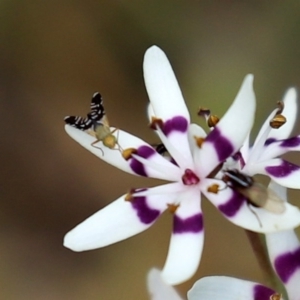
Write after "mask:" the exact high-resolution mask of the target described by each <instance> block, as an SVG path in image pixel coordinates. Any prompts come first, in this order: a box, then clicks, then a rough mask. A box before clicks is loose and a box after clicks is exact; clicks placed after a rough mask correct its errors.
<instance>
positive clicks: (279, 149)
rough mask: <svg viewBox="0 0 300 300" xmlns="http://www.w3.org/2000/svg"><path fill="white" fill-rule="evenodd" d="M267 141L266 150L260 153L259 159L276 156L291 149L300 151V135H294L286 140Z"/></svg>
mask: <svg viewBox="0 0 300 300" xmlns="http://www.w3.org/2000/svg"><path fill="white" fill-rule="evenodd" d="M270 141H271V140H268V141H267V144H266V145H265V147H264V151H263V152H261V153H260V156H259V161H263V160H267V159H271V158H275V157H278V156H281V155H283V154H285V153H287V152H290V151H300V136H299V135H298V136H294V137H291V138H289V139H285V140H279V141H276V140H272V142H270Z"/></svg>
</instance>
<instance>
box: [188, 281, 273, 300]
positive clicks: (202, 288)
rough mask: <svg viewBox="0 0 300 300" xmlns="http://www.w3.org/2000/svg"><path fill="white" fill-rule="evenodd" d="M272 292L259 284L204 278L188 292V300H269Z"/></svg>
mask: <svg viewBox="0 0 300 300" xmlns="http://www.w3.org/2000/svg"><path fill="white" fill-rule="evenodd" d="M274 293H275V291H274V290H272V289H270V288H268V287H265V286H263V285H261V284H258V283H255V282H251V281H246V280H241V279H237V278H232V277H226V276H211V277H204V278H202V279H200V280H198V281H197V282H196V283H195V284H194V286H193V287H192V289H191V290H190V291H189V292H188V300H200V299H203V300H216V299H222V300H233V299H243V300H258V299H260V300H269V299H270V296H272V295H273V294H274Z"/></svg>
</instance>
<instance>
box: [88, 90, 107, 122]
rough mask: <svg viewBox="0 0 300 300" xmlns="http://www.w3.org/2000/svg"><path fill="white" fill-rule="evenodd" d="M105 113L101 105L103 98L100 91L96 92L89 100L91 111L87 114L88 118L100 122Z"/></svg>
mask: <svg viewBox="0 0 300 300" xmlns="http://www.w3.org/2000/svg"><path fill="white" fill-rule="evenodd" d="M104 115H105V109H104V106H103V99H102V97H101V95H100V93H98V92H96V93H95V94H94V95H93V97H92V101H91V112H90V113H89V114H88V118H90V119H91V120H92V121H93V122H99V123H100V122H101V120H102V119H103V117H104Z"/></svg>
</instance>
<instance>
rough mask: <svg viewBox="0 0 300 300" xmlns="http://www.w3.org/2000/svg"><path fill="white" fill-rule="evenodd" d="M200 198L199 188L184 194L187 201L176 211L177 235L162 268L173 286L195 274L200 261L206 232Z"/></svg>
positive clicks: (174, 227)
mask: <svg viewBox="0 0 300 300" xmlns="http://www.w3.org/2000/svg"><path fill="white" fill-rule="evenodd" d="M199 197H200V195H199V191H198V190H196V189H193V190H191V189H189V190H188V191H187V192H186V193H182V194H181V197H180V198H181V199H183V198H184V199H185V200H184V201H181V204H180V206H179V207H178V209H177V210H176V213H175V214H174V224H173V234H172V236H171V241H170V246H169V252H168V256H167V260H166V263H165V266H164V268H163V271H162V277H163V278H164V280H165V281H166V282H168V283H169V284H171V285H175V284H180V283H182V282H184V281H186V280H188V279H189V278H190V277H192V276H193V275H194V274H195V272H196V270H197V268H198V265H199V262H200V258H201V254H202V249H203V239H204V231H203V219H202V213H201V210H200V201H199ZM197 198H198V199H197Z"/></svg>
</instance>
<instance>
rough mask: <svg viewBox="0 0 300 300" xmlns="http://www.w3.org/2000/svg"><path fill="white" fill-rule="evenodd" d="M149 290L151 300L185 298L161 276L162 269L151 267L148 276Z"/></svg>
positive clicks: (178, 299) (177, 299) (179, 299)
mask: <svg viewBox="0 0 300 300" xmlns="http://www.w3.org/2000/svg"><path fill="white" fill-rule="evenodd" d="M147 283H148V284H147V285H148V291H149V294H150V299H151V300H183V298H181V297H180V296H179V295H178V293H177V292H176V290H175V289H174V288H173V287H172V286H171V285H169V284H167V283H166V282H165V281H164V280H163V279H162V277H161V271H160V270H158V269H155V268H153V269H151V270H150V271H149V273H148V276H147Z"/></svg>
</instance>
